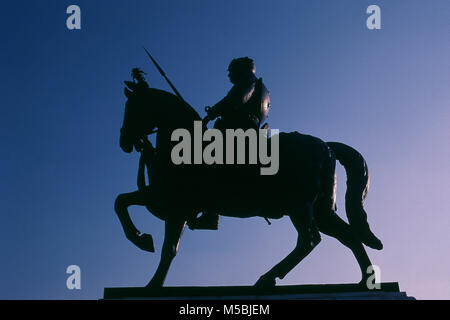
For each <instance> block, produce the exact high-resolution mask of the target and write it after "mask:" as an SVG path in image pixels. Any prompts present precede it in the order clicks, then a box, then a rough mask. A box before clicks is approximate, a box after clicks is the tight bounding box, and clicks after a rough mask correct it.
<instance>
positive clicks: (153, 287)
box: [145, 280, 162, 289]
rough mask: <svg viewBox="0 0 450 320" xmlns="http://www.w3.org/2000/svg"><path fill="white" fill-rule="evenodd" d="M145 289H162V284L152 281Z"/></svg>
mask: <svg viewBox="0 0 450 320" xmlns="http://www.w3.org/2000/svg"><path fill="white" fill-rule="evenodd" d="M145 288H147V289H159V288H162V283H159V282H156V281H153V280H151V281H150V282H149V283H148V284H147V285H146V286H145Z"/></svg>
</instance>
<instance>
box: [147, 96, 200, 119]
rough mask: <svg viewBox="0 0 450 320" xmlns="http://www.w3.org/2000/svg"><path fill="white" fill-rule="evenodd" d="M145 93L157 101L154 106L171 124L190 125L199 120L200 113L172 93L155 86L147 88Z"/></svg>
mask: <svg viewBox="0 0 450 320" xmlns="http://www.w3.org/2000/svg"><path fill="white" fill-rule="evenodd" d="M147 93H148V94H149V96H150V99H152V100H157V101H158V106H156V107H157V108H158V109H159V110H160V111H161V112H162V116H163V118H164V119H165V120H166V121H170V123H171V124H172V125H175V126H178V127H184V126H185V125H187V126H192V124H193V121H195V120H201V117H200V115H199V114H198V112H197V111H195V109H194V108H192V107H191V106H190V105H189V104H188V103H187V102H186V101H184V100H183V99H181V98H180V97H178V96H176V95H174V94H173V93H170V92H167V91H164V90H161V89H155V88H148V89H147Z"/></svg>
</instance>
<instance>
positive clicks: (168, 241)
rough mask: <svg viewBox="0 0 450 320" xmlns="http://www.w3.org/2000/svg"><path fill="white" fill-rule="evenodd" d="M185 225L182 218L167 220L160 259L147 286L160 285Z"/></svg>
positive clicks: (175, 252)
mask: <svg viewBox="0 0 450 320" xmlns="http://www.w3.org/2000/svg"><path fill="white" fill-rule="evenodd" d="M185 226H186V221H183V220H167V221H166V226H165V234H164V244H163V247H162V251H161V260H160V262H159V265H158V269H157V270H156V272H155V275H154V276H153V278H152V280H151V281H150V282H149V283H148V284H147V287H161V286H162V285H163V283H164V280H165V279H166V276H167V272H168V271H169V267H170V264H171V263H172V260H173V258H175V256H176V254H177V251H178V245H179V244H180V239H181V235H182V234H183V230H184V228H185Z"/></svg>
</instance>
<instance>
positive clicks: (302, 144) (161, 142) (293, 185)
mask: <svg viewBox="0 0 450 320" xmlns="http://www.w3.org/2000/svg"><path fill="white" fill-rule="evenodd" d="M136 74H137V75H138V76H137V77H134V78H135V81H134V82H127V83H126V84H127V86H128V88H129V89H126V90H125V94H126V96H127V97H128V101H127V102H126V107H125V115H124V121H123V126H122V128H121V135H120V146H121V148H122V150H123V151H125V152H128V153H130V152H132V151H133V148H135V149H136V150H137V151H143V150H144V151H143V152H142V157H143V158H142V159H141V166H140V167H141V170H140V176H141V178H140V179H138V180H139V181H140V183H139V189H138V190H137V191H135V192H131V193H124V194H120V195H119V196H118V197H117V199H116V202H115V211H116V213H117V215H118V217H119V219H120V222H121V224H122V227H123V230H124V232H125V235H126V237H127V238H128V239H129V240H130V241H131V242H132V243H134V244H135V245H136V246H138V247H139V248H141V249H143V250H147V251H153V242H152V241H151V237H150V236H149V235H145V234H144V235H141V233H140V231H139V230H137V228H136V227H135V225H134V224H133V222H132V221H131V219H130V216H129V213H128V210H127V209H128V207H129V206H131V205H141V206H146V208H147V209H148V210H149V211H150V212H151V213H152V214H154V215H155V216H156V217H158V218H160V219H162V220H164V221H165V239H164V244H163V247H162V252H161V260H160V263H159V266H158V269H157V271H156V273H155V275H154V276H153V278H152V280H151V281H150V282H149V284H148V286H155V287H158V286H162V285H163V282H164V279H165V277H166V275H167V272H168V270H169V267H170V264H171V261H172V260H173V258H174V257H175V255H176V253H177V249H178V244H179V241H180V238H181V235H182V232H183V230H184V228H185V225H186V222H187V221H192V220H193V219H195V217H196V216H197V214H198V213H200V212H212V213H218V214H220V215H224V216H230V217H238V218H247V217H253V216H260V217H264V218H274V219H278V218H281V217H283V216H284V215H287V216H289V218H290V219H291V221H292V223H293V225H294V227H295V228H296V230H297V232H298V239H297V245H296V247H295V249H294V250H293V251H292V252H291V253H290V254H289V255H288V256H287V257H286V258H284V259H283V260H282V261H281V262H280V263H278V264H277V265H276V266H274V267H273V268H272V269H271V270H269V271H268V272H267V273H266V274H264V275H262V276H261V277H260V278H259V280H258V281H257V283H256V285H257V286H274V285H275V283H276V278H280V279H282V278H284V276H285V275H286V274H287V273H288V272H289V271H290V270H292V269H293V268H294V267H295V266H296V265H297V264H298V263H299V262H300V261H301V260H302V259H303V258H305V257H306V256H307V255H308V254H309V253H310V252H311V251H312V250H313V248H314V247H315V246H316V245H317V244H318V243H319V242H320V240H321V239H320V234H319V232H322V233H325V234H327V235H330V236H332V237H334V238H336V239H338V240H339V241H340V242H341V243H343V244H344V245H345V246H347V247H348V248H350V250H352V252H353V254H354V256H355V257H356V259H357V261H358V264H359V266H360V269H361V274H362V282H363V283H365V281H366V279H367V278H368V277H369V276H370V275H369V274H367V273H366V271H367V268H368V267H369V266H370V265H371V262H370V259H369V257H368V255H367V253H366V251H365V249H364V247H363V243H364V244H366V245H367V246H369V247H372V248H375V249H379V250H380V249H382V244H381V242H380V240H378V239H377V238H376V236H375V235H374V234H373V233H372V232H371V231H370V228H369V225H368V223H367V215H366V213H365V211H364V208H363V203H364V199H365V197H366V194H367V189H368V184H369V173H368V169H367V164H366V162H365V160H364V158H363V157H362V156H361V155H360V154H359V153H358V152H357V151H356V150H354V149H353V148H351V147H349V146H347V145H345V144H342V143H337V142H328V143H325V142H323V141H322V140H320V139H318V138H316V137H313V136H310V135H303V134H300V133H298V132H291V133H280V135H279V143H280V145H279V159H280V162H279V163H280V167H279V170H278V173H277V174H275V175H267V176H264V175H259V174H253V173H251V174H250V175H249V176H246V175H243V172H244V171H243V169H242V166H241V167H239V168H237V167H238V166H221V167H226V168H224V169H222V168H217V166H208V165H183V164H182V165H175V164H173V163H172V161H171V150H172V148H173V146H174V145H176V144H177V142H172V141H171V134H172V132H173V130H175V129H178V128H184V129H186V130H188V131H189V132H191V134H192V136H193V127H194V125H193V122H194V121H199V120H201V118H200V116H199V115H198V114H197V112H196V111H195V110H194V109H193V108H192V107H191V106H189V104H187V103H186V102H185V101H184V100H183V99H182V98H181V97H179V96H175V95H173V94H170V93H168V92H165V91H162V90H158V89H153V88H149V87H148V85H147V86H146V85H145V84H143V83H140V82H145V79H142V77H141V76H142V73H139V72H138V73H136ZM139 75H141V76H139ZM208 120H209V119H208ZM258 125H259V123H258ZM155 129H157V136H156V149H155V150H153V148H150V147H149V143H147V142H146V141H147V139H146V136H147V135H148V134H151V133H153V132H154V131H155ZM272 139H273V138H272ZM149 150H150V151H149ZM191 154H193V153H191ZM149 158H151V161H149ZM336 159H337V160H339V162H340V163H341V164H342V165H343V166H344V167H345V170H346V172H347V179H348V180H347V192H346V212H347V217H348V220H349V224H348V223H346V222H344V221H343V220H342V219H341V218H340V217H339V216H338V215H337V214H336V213H335V211H336V206H335V201H336V195H335V185H336V180H335V179H336V178H335V162H336ZM149 162H151V174H150V179H149V180H150V181H149V185H148V186H146V185H145V183H142V177H143V173H142V172H143V170H142V168H143V165H144V164H145V163H147V164H148V163H149ZM149 166H150V164H149ZM244 168H245V169H247V167H244ZM221 170H226V174H217V172H218V171H219V172H221ZM248 171H249V172H254V170H252V168H251V167H248ZM233 172H234V173H233ZM245 172H246V171H245ZM144 180H145V179H144Z"/></svg>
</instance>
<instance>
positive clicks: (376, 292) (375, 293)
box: [103, 282, 415, 300]
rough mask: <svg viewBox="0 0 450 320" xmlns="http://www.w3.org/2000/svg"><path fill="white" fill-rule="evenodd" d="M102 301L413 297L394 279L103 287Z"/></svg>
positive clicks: (387, 298) (388, 298)
mask: <svg viewBox="0 0 450 320" xmlns="http://www.w3.org/2000/svg"><path fill="white" fill-rule="evenodd" d="M103 298H104V299H105V300H415V299H414V298H413V297H409V296H407V294H406V293H405V292H401V291H400V288H399V285H398V283H397V282H386V283H381V284H380V289H373V290H369V289H367V288H366V287H364V286H361V285H359V284H314V285H289V286H276V287H273V288H255V287H253V286H233V287H162V288H157V289H153V288H152V289H149V288H105V290H104V296H103Z"/></svg>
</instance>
